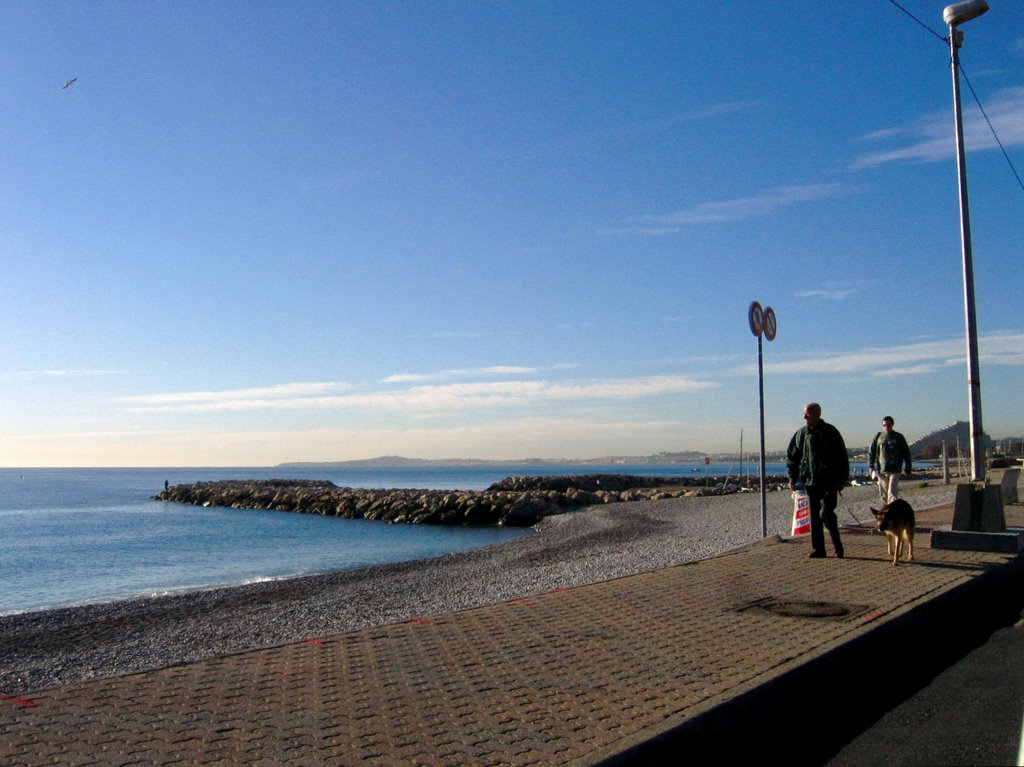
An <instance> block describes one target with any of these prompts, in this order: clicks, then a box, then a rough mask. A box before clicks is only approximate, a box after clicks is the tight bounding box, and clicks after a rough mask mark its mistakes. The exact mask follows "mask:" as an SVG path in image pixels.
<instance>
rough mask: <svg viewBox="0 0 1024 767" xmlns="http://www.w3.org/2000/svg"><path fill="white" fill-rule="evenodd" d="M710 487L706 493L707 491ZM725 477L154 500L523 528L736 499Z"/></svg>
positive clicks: (262, 487)
mask: <svg viewBox="0 0 1024 767" xmlns="http://www.w3.org/2000/svg"><path fill="white" fill-rule="evenodd" d="M705 484H710V485H711V487H705ZM736 490H738V488H737V487H736V486H735V485H726V479H725V478H724V477H719V478H715V479H712V480H705V478H704V477H701V478H700V479H697V478H689V477H672V478H665V477H637V476H631V475H622V474H588V475H582V476H559V477H507V478H505V479H503V480H501V481H500V482H496V483H495V484H493V485H491V486H490V487H489V488H487V489H486V490H412V489H389V490H379V489H365V488H351V487H339V486H337V485H335V484H334V483H332V482H328V481H319V480H224V481H220V482H196V483H193V484H186V485H174V486H173V487H169V488H167V489H166V490H164V491H163V492H161V493H159V494H158V495H156V496H154V498H155V499H156V500H158V501H173V502H177V503H187V504H191V505H194V506H206V507H211V506H219V507H225V508H233V509H275V510H279V511H293V512H299V513H305V514H321V515H324V516H330V517H343V518H346V519H371V520H381V521H386V522H405V523H413V524H438V525H513V526H520V527H529V526H531V525H534V524H536V523H537V522H539V521H540V520H541V519H543V518H544V517H546V516H550V515H552V514H560V513H563V512H565V511H569V510H571V509H575V508H579V507H581V506H595V505H599V504H606V503H621V502H628V501H646V500H660V499H664V498H678V497H681V496H693V495H715V494H726V493H729V492H735V491H736Z"/></svg>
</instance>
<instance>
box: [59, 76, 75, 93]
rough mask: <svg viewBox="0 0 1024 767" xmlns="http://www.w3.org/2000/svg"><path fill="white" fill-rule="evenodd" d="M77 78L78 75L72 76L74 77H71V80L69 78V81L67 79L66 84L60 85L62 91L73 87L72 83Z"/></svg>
mask: <svg viewBox="0 0 1024 767" xmlns="http://www.w3.org/2000/svg"><path fill="white" fill-rule="evenodd" d="M77 79H78V78H77V77H72V78H71V79H70V80H68V81H67V82H66V83H64V85H62V86H61V87H60V89H61V90H62V91H66V90H67V89H68V88H70V87H71V84H72V83H74V82H75V80H77Z"/></svg>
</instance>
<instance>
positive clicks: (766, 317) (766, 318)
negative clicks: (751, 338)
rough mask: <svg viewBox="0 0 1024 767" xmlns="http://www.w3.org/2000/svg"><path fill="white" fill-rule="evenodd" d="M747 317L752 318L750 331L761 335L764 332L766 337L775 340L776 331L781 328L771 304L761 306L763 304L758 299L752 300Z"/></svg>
mask: <svg viewBox="0 0 1024 767" xmlns="http://www.w3.org/2000/svg"><path fill="white" fill-rule="evenodd" d="M747 319H749V320H750V332H751V333H753V334H754V335H755V336H760V335H761V334H762V333H764V337H765V338H767V339H768V340H769V341H774V340H775V333H776V332H777V331H778V329H779V324H778V321H777V320H776V319H775V310H774V309H772V308H771V307H770V306H769V307H768V308H766V309H763V308H761V304H759V303H758V302H757V301H752V302H751V304H750V311H749V312H747Z"/></svg>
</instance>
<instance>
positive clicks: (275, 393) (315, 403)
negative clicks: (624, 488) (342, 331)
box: [117, 376, 718, 414]
mask: <svg viewBox="0 0 1024 767" xmlns="http://www.w3.org/2000/svg"><path fill="white" fill-rule="evenodd" d="M339 386H344V385H343V384H333V383H325V384H309V383H303V384H285V385H282V386H278V387H270V388H268V389H239V390H235V391H223V392H184V393H174V394H153V395H144V396H136V397H126V398H122V399H120V400H117V402H118V403H119V404H122V405H126V406H128V407H129V409H131V410H136V411H148V412H225V411H242V410H325V409H349V410H353V409H357V410H374V411H397V410H401V411H410V412H412V413H415V414H422V413H424V412H428V411H450V410H465V409H481V408H490V407H506V406H516V407H523V406H528V405H533V404H539V403H544V402H563V403H571V402H578V403H583V402H590V401H596V400H625V399H633V398H637V397H651V396H657V395H662V394H682V393H689V392H695V391H701V390H704V389H710V388H716V387H717V386H718V384H715V383H712V382H708V381H697V380H694V379H692V378H689V377H685V376H646V377H639V378H624V379H607V380H595V381H568V382H558V383H556V382H551V381H545V380H527V381H493V382H463V383H449V384H443V385H422V386H411V387H409V388H407V389H403V390H398V391H395V390H387V391H360V392H346V393H338V394H328V392H330V391H331V390H333V389H336V388H337V387H339Z"/></svg>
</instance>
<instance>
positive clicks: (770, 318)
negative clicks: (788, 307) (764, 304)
mask: <svg viewBox="0 0 1024 767" xmlns="http://www.w3.org/2000/svg"><path fill="white" fill-rule="evenodd" d="M778 329H779V323H778V321H777V320H776V319H775V310H774V309H772V308H771V307H770V306H769V307H768V308H767V309H765V310H764V337H765V338H767V339H768V340H769V341H774V340H775V333H776V331H778Z"/></svg>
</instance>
